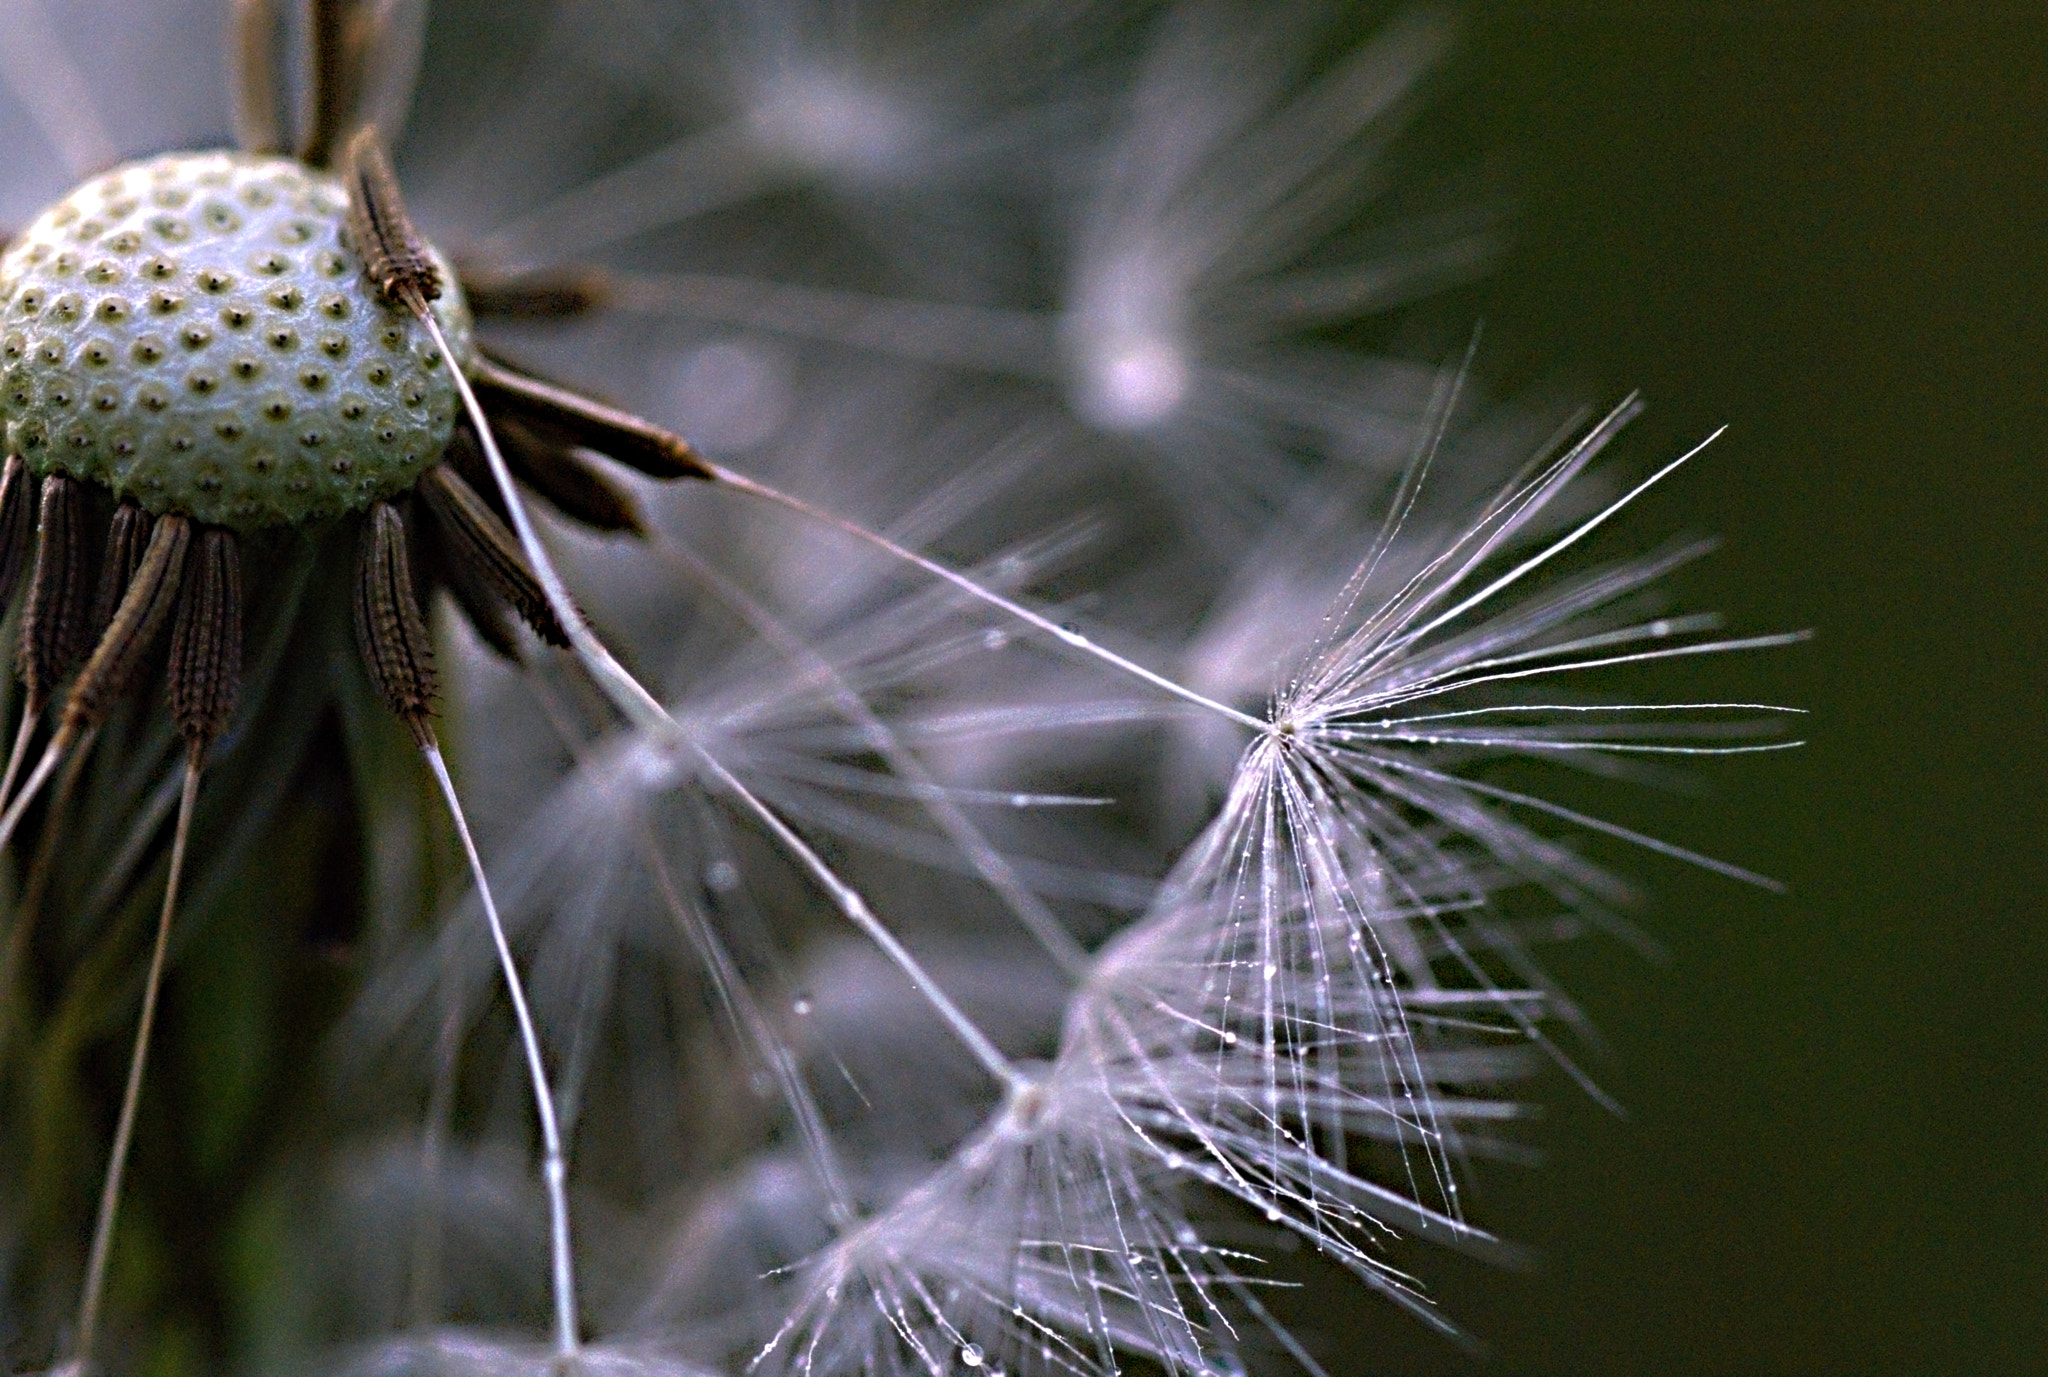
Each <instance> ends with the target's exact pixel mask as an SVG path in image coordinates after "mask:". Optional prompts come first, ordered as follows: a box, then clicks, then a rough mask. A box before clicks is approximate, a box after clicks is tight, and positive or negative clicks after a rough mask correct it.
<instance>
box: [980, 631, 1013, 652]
mask: <svg viewBox="0 0 2048 1377" xmlns="http://www.w3.org/2000/svg"><path fill="white" fill-rule="evenodd" d="M1009 643H1010V634H1009V633H1008V632H1007V631H1002V630H998V629H997V628H995V627H990V628H989V629H988V630H986V631H984V632H982V633H981V648H982V649H983V650H1001V649H1002V648H1003V647H1004V646H1006V645H1008V644H1009Z"/></svg>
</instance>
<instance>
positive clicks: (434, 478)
mask: <svg viewBox="0 0 2048 1377" xmlns="http://www.w3.org/2000/svg"><path fill="white" fill-rule="evenodd" d="M419 494H420V496H421V497H422V498H424V499H426V503H427V509H428V510H429V511H431V512H432V513H433V514H434V521H435V524H436V525H437V526H439V528H440V531H441V535H442V537H443V540H444V542H445V544H444V549H445V550H446V551H447V555H448V563H449V565H450V567H451V570H459V571H460V572H461V574H462V575H464V576H466V577H468V578H470V579H472V580H473V581H474V582H475V583H476V584H477V585H479V586H481V587H483V588H487V589H489V590H490V591H491V593H492V594H493V595H494V596H495V597H497V598H498V600H499V601H501V602H503V603H505V604H507V605H509V606H510V607H511V608H512V610H513V611H514V612H517V613H518V614H519V616H520V619H521V620H522V621H524V622H525V623H526V624H527V625H528V626H530V627H532V628H533V629H534V632H535V633H536V634H537V635H539V637H540V638H541V639H542V640H544V641H546V642H547V643H548V644H549V645H554V646H567V645H568V644H569V638H568V636H567V635H566V634H564V632H563V630H562V624H561V622H560V621H558V620H557V619H556V617H555V614H554V610H553V609H552V608H550V607H549V606H548V600H547V595H546V594H544V593H543V592H542V591H541V587H540V583H539V581H538V580H536V579H535V578H534V576H533V571H532V570H531V569H529V568H528V567H527V564H526V558H525V556H524V554H522V552H521V551H520V549H519V542H518V541H517V540H516V539H514V537H513V535H512V532H510V531H508V530H506V529H505V524H504V523H503V522H502V521H500V520H498V518H497V517H496V516H495V515H493V514H492V512H491V509H490V508H489V507H487V506H485V505H484V500H483V499H482V498H481V497H479V496H477V492H476V489H475V488H472V487H471V486H470V485H469V484H468V483H466V482H464V481H463V480H462V477H461V475H459V474H457V473H456V472H455V470H454V469H452V468H450V467H449V466H448V465H446V464H437V465H435V466H434V467H433V468H431V469H428V470H427V472H426V473H425V475H424V476H422V477H421V479H420V482H419ZM451 581H452V580H451Z"/></svg>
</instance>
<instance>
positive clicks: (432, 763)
mask: <svg viewBox="0 0 2048 1377" xmlns="http://www.w3.org/2000/svg"><path fill="white" fill-rule="evenodd" d="M420 754H421V755H423V756H425V757H426V759H427V766H428V768H429V769H431V770H432V771H433V772H434V782H435V783H436V784H438V785H440V786H441V798H442V800H443V801H444V802H445V803H446V804H447V805H448V816H449V817H450V818H451V819H453V820H454V823H455V831H456V833H457V834H458V835H459V836H461V838H462V852H463V855H465V856H466V857H468V859H469V873H470V875H471V877H472V878H474V879H475V880H476V893H477V898H478V899H479V900H480V901H481V902H482V904H483V910H484V921H485V922H486V923H488V924H489V925H490V929H491V941H492V943H493V944H495V945H496V947H497V949H498V966H499V968H500V969H501V970H502V971H503V972H504V975H505V993H506V995H507V996H508V997H509V998H510V999H511V1001H512V1018H513V1021H514V1022H515V1023H516V1024H518V1026H519V1041H520V1043H521V1045H522V1046H523V1047H524V1049H525V1052H526V1070H527V1074H528V1075H529V1076H530V1077H531V1078H532V1080H533V1105H534V1111H535V1113H536V1114H537V1115H538V1116H539V1119H540V1138H541V1149H542V1152H543V1153H544V1160H543V1162H542V1164H541V1172H542V1177H543V1180H544V1181H545V1182H546V1185H547V1195H548V1241H549V1254H550V1256H551V1259H552V1261H553V1272H554V1291H555V1352H556V1354H557V1356H559V1357H563V1358H574V1357H575V1356H576V1355H577V1354H578V1353H579V1352H581V1351H582V1340H581V1338H580V1337H579V1326H578V1324H577V1320H576V1264H575V1258H574V1255H573V1253H572V1251H571V1249H570V1233H569V1191H568V1178H569V1169H568V1166H567V1163H566V1162H565V1160H564V1158H563V1155H562V1130H561V1126H560V1124H558V1123H557V1122H556V1119H555V1096H554V1091H553V1090H551V1089H550V1088H549V1086H548V1073H547V1067H546V1066H545V1065H544V1064H543V1063H542V1061H541V1056H540V1034H539V1033H537V1032H536V1031H535V1030H534V1026H533V1015H532V1013H531V1012H530V1011H529V1010H528V1009H527V1006H526V988H525V986H524V985H523V984H522V983H521V982H520V979H519V967H518V965H517V964H516V963H514V961H513V960H512V945H511V943H510V942H508V941H507V940H506V939H505V927H504V924H503V923H501V922H499V921H498V904H497V901H496V900H495V899H493V898H492V897H491V885H490V881H489V880H487V879H486V878H485V877H484V863H483V860H482V859H481V858H480V857H479V856H478V855H477V852H476V841H475V839H474V838H472V837H471V836H470V835H469V820H468V819H467V818H466V817H464V816H463V812H462V801H461V799H459V798H457V797H456V794H455V781H454V780H452V779H450V778H449V777H448V763H447V762H446V761H445V760H443V759H442V758H441V750H440V748H439V747H438V746H435V745H433V744H431V743H429V744H427V745H424V746H422V747H420Z"/></svg>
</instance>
